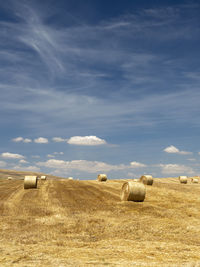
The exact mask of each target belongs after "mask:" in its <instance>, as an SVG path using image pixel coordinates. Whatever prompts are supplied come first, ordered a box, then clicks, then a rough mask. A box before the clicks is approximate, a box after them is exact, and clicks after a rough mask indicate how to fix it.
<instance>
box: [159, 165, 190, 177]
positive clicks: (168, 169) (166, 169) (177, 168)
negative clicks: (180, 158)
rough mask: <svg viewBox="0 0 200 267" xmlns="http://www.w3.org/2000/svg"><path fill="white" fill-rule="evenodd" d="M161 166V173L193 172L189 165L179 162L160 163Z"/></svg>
mask: <svg viewBox="0 0 200 267" xmlns="http://www.w3.org/2000/svg"><path fill="white" fill-rule="evenodd" d="M159 166H160V167H161V168H162V173H164V174H180V175H182V174H184V173H186V174H193V173H194V172H193V170H192V168H191V167H188V166H185V165H179V164H160V165H159Z"/></svg>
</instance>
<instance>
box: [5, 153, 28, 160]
mask: <svg viewBox="0 0 200 267" xmlns="http://www.w3.org/2000/svg"><path fill="white" fill-rule="evenodd" d="M1 157H2V158H5V159H24V158H25V157H24V156H22V155H20V154H14V153H9V152H4V153H2V154H1Z"/></svg>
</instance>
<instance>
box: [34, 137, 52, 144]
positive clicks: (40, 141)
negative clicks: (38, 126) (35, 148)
mask: <svg viewBox="0 0 200 267" xmlns="http://www.w3.org/2000/svg"><path fill="white" fill-rule="evenodd" d="M34 142H35V143H38V144H47V143H48V142H49V141H48V139H47V138H44V137H39V138H36V139H34Z"/></svg>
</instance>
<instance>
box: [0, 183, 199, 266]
mask: <svg viewBox="0 0 200 267" xmlns="http://www.w3.org/2000/svg"><path fill="white" fill-rule="evenodd" d="M124 181H125V180H112V181H107V182H102V183H100V182H97V181H75V180H72V181H69V180H64V179H58V180H54V179H52V180H47V181H39V183H38V188H37V189H29V190H24V189H23V180H11V181H8V180H5V179H2V180H0V216H1V217H0V229H1V230H0V266H3V267H4V266H60V267H63V266H189V267H194V266H195V267H196V266H200V184H191V183H189V184H179V181H178V179H172V178H171V179H170V178H169V179H166V178H163V179H158V178H157V179H155V180H154V184H153V186H147V187H146V189H147V193H146V199H145V201H144V202H143V203H135V202H121V201H120V198H119V194H120V189H121V186H122V184H123V182H124Z"/></svg>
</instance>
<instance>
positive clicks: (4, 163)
mask: <svg viewBox="0 0 200 267" xmlns="http://www.w3.org/2000/svg"><path fill="white" fill-rule="evenodd" d="M6 165H7V163H6V162H5V161H1V160H0V168H3V167H5V166H6Z"/></svg>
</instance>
